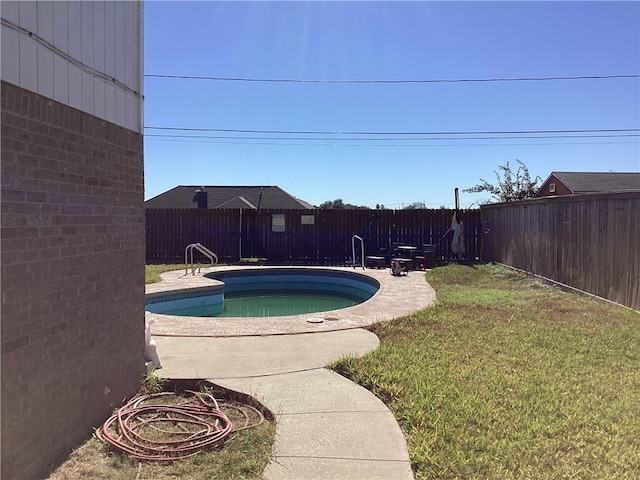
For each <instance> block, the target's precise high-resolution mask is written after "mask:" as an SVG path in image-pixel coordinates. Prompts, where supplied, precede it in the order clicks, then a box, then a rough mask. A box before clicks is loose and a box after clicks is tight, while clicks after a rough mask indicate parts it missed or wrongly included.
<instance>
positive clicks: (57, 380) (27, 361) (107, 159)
mask: <svg viewBox="0 0 640 480" xmlns="http://www.w3.org/2000/svg"><path fill="white" fill-rule="evenodd" d="M1 97H2V100H1V105H2V117H1V120H2V125H1V135H2V149H1V155H2V163H1V169H0V174H1V182H2V183H1V188H2V190H1V197H0V200H1V213H2V218H1V225H2V233H1V245H0V247H1V250H0V256H1V279H0V280H1V288H2V311H1V312H2V330H1V354H2V359H1V368H2V377H1V379H2V405H1V413H2V471H1V476H2V478H7V479H10V478H11V479H17V478H20V479H28V478H42V477H43V476H46V474H47V472H48V471H49V470H50V468H52V467H55V466H56V465H57V464H58V463H59V462H60V461H61V460H63V459H64V458H65V457H66V456H67V455H68V453H69V452H70V450H71V448H73V447H74V446H76V445H78V443H80V442H81V441H83V440H84V439H86V438H88V437H90V435H91V433H92V429H93V427H97V426H98V425H100V424H101V423H102V422H103V421H104V419H105V418H106V417H107V416H108V415H109V414H110V413H111V411H112V409H113V408H115V407H117V406H118V405H120V404H121V402H122V400H123V399H124V398H125V397H127V396H130V395H132V394H133V393H134V392H135V391H136V390H137V389H138V386H139V382H140V380H141V379H142V375H143V373H144V323H143V321H144V320H143V319H144V210H143V203H144V191H143V178H144V176H143V152H142V135H141V134H139V133H136V132H132V131H129V130H126V129H123V128H121V127H118V126H116V125H113V124H110V123H108V122H105V121H103V120H100V119H98V118H96V117H93V116H91V115H87V114H85V113H82V112H81V111H78V110H75V109H72V108H70V107H68V106H66V105H63V104H60V103H57V102H55V101H52V100H49V99H47V98H45V97H42V96H39V95H37V94H35V93H32V92H29V91H26V90H23V89H21V88H18V87H16V86H14V85H12V84H8V83H6V82H2V90H1Z"/></svg>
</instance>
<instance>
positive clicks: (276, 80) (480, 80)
mask: <svg viewBox="0 0 640 480" xmlns="http://www.w3.org/2000/svg"><path fill="white" fill-rule="evenodd" d="M144 76H145V77H147V78H164V79H174V80H208V81H215V82H253V83H256V82H260V83H316V84H317V83H325V84H328V83H331V84H334V83H341V84H349V83H355V84H363V83H364V84H376V83H377V84H407V83H416V84H420V83H491V82H548V81H557V80H610V79H620V78H640V75H639V74H629V75H578V76H567V77H515V78H457V79H431V80H305V79H294V78H243V77H210V76H199V75H161V74H145V75H144Z"/></svg>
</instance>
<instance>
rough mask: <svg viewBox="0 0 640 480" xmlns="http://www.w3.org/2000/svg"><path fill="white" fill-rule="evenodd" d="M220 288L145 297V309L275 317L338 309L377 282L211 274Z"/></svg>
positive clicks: (322, 275)
mask: <svg viewBox="0 0 640 480" xmlns="http://www.w3.org/2000/svg"><path fill="white" fill-rule="evenodd" d="M207 276H208V277H210V278H213V279H216V280H219V281H221V282H223V283H224V285H222V286H218V287H209V288H199V289H190V290H188V291H180V290H178V291H172V292H164V293H163V294H156V295H154V296H153V297H152V298H149V297H148V298H147V305H146V309H147V311H150V312H154V313H162V314H165V315H180V316H192V317H273V316H287V315H301V314H307V313H315V312H326V311H331V310H339V309H342V308H346V307H351V306H353V305H357V304H359V303H362V302H364V301H366V300H368V299H369V298H371V297H372V296H373V295H374V294H375V293H376V292H377V291H378V288H379V287H380V285H379V283H378V282H377V281H376V280H374V279H372V278H370V277H367V276H365V275H361V274H357V273H354V272H344V271H330V270H315V271H313V270H309V269H302V268H301V269H259V270H253V271H252V270H247V269H245V270H233V271H226V272H218V273H215V274H208V275H207Z"/></svg>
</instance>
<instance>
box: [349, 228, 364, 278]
mask: <svg viewBox="0 0 640 480" xmlns="http://www.w3.org/2000/svg"><path fill="white" fill-rule="evenodd" d="M356 238H357V239H358V240H360V252H361V254H362V258H361V260H362V269H363V270H364V240H363V239H362V237H359V236H358V235H354V236H353V237H351V261H352V263H353V268H356Z"/></svg>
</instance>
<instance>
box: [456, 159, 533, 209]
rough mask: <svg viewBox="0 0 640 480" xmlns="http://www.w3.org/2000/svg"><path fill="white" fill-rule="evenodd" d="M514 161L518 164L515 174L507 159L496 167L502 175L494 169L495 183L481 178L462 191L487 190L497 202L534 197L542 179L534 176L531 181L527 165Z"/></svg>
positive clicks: (476, 191) (477, 191) (475, 191)
mask: <svg viewBox="0 0 640 480" xmlns="http://www.w3.org/2000/svg"><path fill="white" fill-rule="evenodd" d="M516 162H518V163H519V164H520V166H519V167H518V170H517V171H516V172H515V175H514V173H513V171H512V170H511V166H510V165H509V162H508V161H507V163H506V165H500V166H499V167H498V169H499V170H500V171H501V173H502V177H501V176H500V173H498V172H497V171H495V170H494V173H495V174H496V178H497V180H498V184H497V185H491V184H490V183H489V182H487V181H486V180H484V179H482V178H481V179H480V181H481V182H482V183H480V184H478V185H475V186H473V187H470V188H466V189H464V190H463V192H470V193H480V192H489V193H490V194H491V195H493V197H494V198H495V199H496V200H497V201H498V202H515V201H518V200H524V199H525V198H532V197H535V195H536V192H537V190H538V182H540V181H542V180H541V178H540V177H538V176H536V178H535V179H534V180H533V181H532V180H531V176H530V175H529V169H528V168H527V166H526V165H525V164H524V163H523V162H521V161H520V160H518V159H516Z"/></svg>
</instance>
